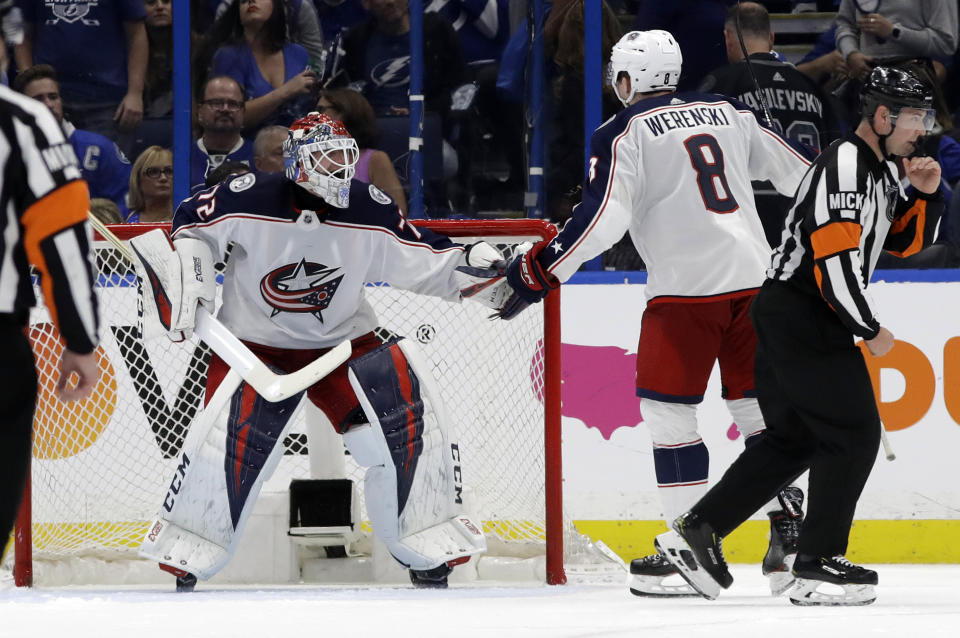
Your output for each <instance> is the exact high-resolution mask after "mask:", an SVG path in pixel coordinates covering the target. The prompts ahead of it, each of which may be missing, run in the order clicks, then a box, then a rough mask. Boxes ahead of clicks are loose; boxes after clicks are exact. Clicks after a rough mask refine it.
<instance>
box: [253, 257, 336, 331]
mask: <svg viewBox="0 0 960 638" xmlns="http://www.w3.org/2000/svg"><path fill="white" fill-rule="evenodd" d="M338 270H339V268H336V267H334V268H328V267H327V266H324V265H323V264H318V263H315V262H312V261H307V260H306V259H301V260H300V262H299V263H297V264H286V265H284V266H280V267H279V268H277V269H275V270H273V271H271V272H269V273H267V276H266V277H264V278H263V279H261V280H260V295H261V296H262V297H263V299H264V301H266V302H267V304H269V305H270V307H271V308H273V312H272V313H271V314H270V316H271V317H273V316H276V315H278V314H279V313H281V312H296V313H303V312H309V313H310V314H312V315H313V316H314V317H316V318H317V319H319V320H320V321H321V322H322V321H323V315H322V314H321V312H322V311H323V310H325V309H326V308H327V307H328V306H329V305H330V302H331V301H333V296H334V295H335V294H336V292H337V288H338V287H339V286H340V282H341V280H343V275H340V276H339V277H333V274H334V273H336V272H337V271H338Z"/></svg>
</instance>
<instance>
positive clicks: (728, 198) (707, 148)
mask: <svg viewBox="0 0 960 638" xmlns="http://www.w3.org/2000/svg"><path fill="white" fill-rule="evenodd" d="M683 145H684V146H685V147H686V149H687V154H688V155H690V163H691V164H692V165H693V170H695V171H696V172H697V186H699V187H700V196H701V197H702V198H703V205H704V206H705V207H706V208H707V210H709V211H712V212H714V213H718V214H725V213H732V212H734V211H735V210H737V209H738V208H740V204H738V203H737V200H736V198H735V197H734V196H733V193H731V192H730V185H729V184H727V176H726V175H725V174H724V172H723V169H724V166H723V150H722V149H721V148H720V144H718V143H717V140H716V138H714V137H713V136H712V135H707V134H702V135H694V136H692V137H688V138H687V139H686V140H684V142H683ZM718 187H719V188H720V189H721V190H722V192H721V191H720V190H718Z"/></svg>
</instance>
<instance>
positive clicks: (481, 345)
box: [11, 221, 585, 581]
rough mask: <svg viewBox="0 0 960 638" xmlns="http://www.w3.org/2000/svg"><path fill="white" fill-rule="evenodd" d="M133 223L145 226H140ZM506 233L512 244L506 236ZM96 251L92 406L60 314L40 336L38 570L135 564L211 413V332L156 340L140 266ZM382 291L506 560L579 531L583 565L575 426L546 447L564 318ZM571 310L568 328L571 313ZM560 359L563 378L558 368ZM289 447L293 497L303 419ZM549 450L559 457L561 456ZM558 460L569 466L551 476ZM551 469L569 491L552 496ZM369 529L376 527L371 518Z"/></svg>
mask: <svg viewBox="0 0 960 638" xmlns="http://www.w3.org/2000/svg"><path fill="white" fill-rule="evenodd" d="M435 227H437V228H438V229H439V230H440V232H445V233H447V234H451V235H459V236H464V235H465V237H460V238H458V239H457V241H461V242H463V243H469V242H470V241H475V240H476V239H478V238H481V237H482V238H484V239H487V240H488V241H490V242H491V243H493V244H495V245H498V246H500V247H501V248H503V249H507V250H509V249H510V247H511V246H513V245H515V244H516V243H518V242H520V241H523V240H532V241H536V240H537V239H538V238H539V236H538V235H540V234H542V233H544V232H547V226H546V225H545V224H543V223H539V222H533V223H531V222H525V221H516V222H504V221H499V222H453V223H451V222H445V223H441V224H439V225H437V226H435ZM118 230H120V229H118ZM123 230H125V231H126V232H128V233H129V232H130V227H126V228H124V229H123ZM504 233H509V235H507V236H497V235H503V234H504ZM96 249H97V250H96V253H97V254H96V261H97V268H98V271H99V272H98V294H99V299H100V307H101V323H102V327H101V346H100V348H99V351H98V352H99V361H100V370H101V379H100V381H99V383H98V386H97V388H96V390H95V392H94V394H93V396H91V397H90V398H89V399H87V400H85V401H82V402H79V403H74V404H69V405H68V404H64V403H62V402H60V401H59V400H58V399H57V398H56V396H55V394H54V392H53V388H54V385H55V380H56V372H57V362H58V359H59V352H60V350H61V348H62V346H61V344H60V341H59V339H58V336H57V335H56V333H55V331H54V329H53V327H52V325H51V324H50V322H49V315H48V314H47V312H46V310H45V309H44V308H42V307H40V308H38V309H36V310H35V311H34V313H33V315H32V316H31V325H30V339H31V342H32V344H33V347H34V352H35V355H36V359H37V367H38V370H39V373H40V395H39V400H38V407H37V413H36V418H35V441H34V459H33V471H32V522H31V526H30V530H31V532H32V556H33V559H34V560H35V561H62V560H69V559H74V558H82V557H88V556H92V557H97V558H102V559H108V560H117V559H123V560H125V559H130V560H135V559H136V548H137V546H138V545H139V543H140V540H141V539H142V537H143V535H144V533H145V531H146V526H147V524H148V521H150V520H151V519H152V518H153V516H154V515H155V513H156V511H157V508H158V506H159V504H160V503H161V501H162V499H163V496H164V494H165V492H166V490H167V487H168V484H169V482H170V478H171V476H172V475H173V472H174V469H175V467H176V457H177V455H178V453H179V451H180V447H181V446H182V444H183V441H184V438H185V436H186V433H187V430H188V428H189V427H190V424H191V421H192V419H193V418H194V417H195V416H196V414H197V411H198V409H199V407H200V405H202V395H203V387H204V380H205V376H206V370H207V363H208V361H209V351H208V350H207V348H206V346H205V345H203V344H202V343H200V342H198V341H197V340H196V339H195V338H194V340H192V341H187V342H184V343H181V344H175V343H171V342H170V341H169V340H167V339H166V338H163V337H161V338H159V339H154V340H150V341H144V340H143V339H141V338H140V335H139V331H138V326H137V314H138V312H137V304H138V300H137V285H136V277H135V275H134V274H133V271H132V268H131V267H130V265H129V264H128V263H126V262H125V260H124V259H123V258H122V256H121V255H120V253H119V251H117V250H116V249H114V248H112V247H111V246H110V245H109V244H108V243H106V242H101V241H98V242H97V243H96ZM368 293H369V295H368V296H369V299H370V300H371V303H372V304H373V306H374V308H375V309H376V311H377V313H378V316H379V318H380V321H381V325H382V326H383V328H384V330H385V332H384V334H387V333H393V334H397V335H402V336H404V337H406V338H408V339H411V340H415V341H416V342H417V343H418V345H419V346H420V348H421V351H422V352H423V353H424V354H425V355H426V358H427V360H428V361H429V362H430V363H431V364H432V366H433V372H434V376H435V377H436V379H437V380H438V381H439V383H440V387H441V389H442V392H443V396H444V400H445V402H446V405H447V408H448V412H449V413H450V414H451V416H452V418H453V419H454V420H455V422H456V423H455V425H456V428H457V433H458V438H459V441H460V446H461V450H462V455H463V464H464V469H463V481H464V488H465V492H466V493H467V495H468V496H470V497H471V498H470V502H471V503H472V504H473V506H472V507H471V508H470V510H471V513H473V514H474V515H475V516H476V517H477V518H478V519H479V520H481V521H483V525H484V529H485V531H486V532H487V534H488V541H489V543H490V547H491V552H493V553H501V554H504V555H508V556H521V557H526V556H534V555H538V554H539V555H543V554H544V553H545V552H546V546H547V541H548V538H550V539H552V540H553V541H554V542H559V540H560V538H561V536H562V535H563V533H564V529H563V528H564V527H565V526H566V527H567V530H566V532H567V533H566V536H567V537H568V538H567V542H566V545H565V547H564V549H563V553H565V554H566V555H567V560H568V561H570V560H574V559H573V556H574V555H575V554H577V553H578V552H580V551H582V548H583V545H584V543H585V540H584V539H583V538H582V537H579V536H578V535H576V534H575V533H571V532H572V530H573V528H572V525H569V524H566V525H564V524H563V522H562V520H563V519H562V513H561V512H560V511H559V508H560V502H559V493H560V485H559V482H560V480H561V477H560V473H559V429H557V430H556V431H555V435H554V438H555V440H552V441H550V442H545V422H546V419H545V413H546V412H547V411H549V408H548V407H547V406H548V405H549V404H550V402H551V401H552V402H554V404H555V405H554V409H555V414H554V416H555V419H556V427H557V428H559V392H558V390H559V377H557V378H556V379H555V381H554V383H555V385H554V386H553V388H554V390H552V391H555V392H554V395H553V396H551V398H550V399H546V398H545V397H546V391H545V356H546V355H545V352H546V351H545V347H546V348H553V347H556V346H559V333H557V334H556V336H555V337H554V338H555V340H556V341H555V342H553V341H551V338H548V337H547V334H548V325H549V321H554V319H553V318H548V320H547V322H545V314H546V316H548V317H549V315H550V311H549V309H548V311H547V312H546V313H545V308H546V306H545V304H539V305H538V306H536V307H533V308H531V309H529V310H528V311H526V312H524V313H522V314H521V315H520V316H519V317H518V318H517V319H515V320H513V321H510V322H503V321H492V320H490V318H489V315H490V310H489V309H488V308H486V307H483V306H481V305H479V304H475V303H472V302H464V303H462V304H452V303H448V302H445V301H442V300H439V299H435V298H430V297H424V296H420V295H415V294H411V293H407V292H404V291H401V290H398V289H395V288H390V287H389V286H382V285H371V286H370V287H369V288H368ZM38 298H40V295H39V294H38ZM557 303H559V302H557ZM555 315H556V318H557V319H558V317H559V312H558V311H556V313H555ZM545 344H546V345H545ZM556 356H557V357H559V353H556ZM556 366H557V369H556V371H555V374H557V375H559V362H558V359H557V364H556ZM547 385H549V384H547ZM547 438H548V440H549V437H547ZM335 440H336V441H337V444H338V445H339V442H338V441H339V440H338V439H335ZM327 444H328V445H329V439H327ZM283 445H284V448H285V450H284V459H283V462H282V463H281V465H280V467H279V469H278V470H277V472H276V473H275V474H274V476H273V477H272V478H271V479H270V480H269V481H268V482H267V484H266V486H265V488H264V491H265V492H267V491H275V492H276V491H283V490H285V489H286V487H287V486H288V485H289V482H290V480H291V479H294V478H309V477H310V476H311V464H310V463H309V457H308V452H309V448H310V445H311V441H310V440H309V438H308V436H307V428H306V427H305V424H304V417H303V413H301V415H300V416H299V417H298V419H297V421H296V422H295V423H294V424H293V426H292V428H291V430H290V432H289V433H288V435H287V436H286V439H285V440H284V442H283ZM548 446H553V447H555V449H552V448H551V451H550V452H548ZM551 454H555V458H557V466H556V467H554V468H550V469H548V464H549V463H548V461H547V459H548V457H550V455H551ZM343 468H344V470H343V471H344V473H345V476H346V478H350V479H352V480H353V481H354V482H355V484H357V485H358V486H359V485H361V483H362V471H361V470H360V469H359V468H358V467H357V466H356V465H355V464H353V463H352V462H351V460H350V459H349V456H346V457H345V462H344V464H343ZM313 469H314V471H315V470H316V467H315V466H314V468H313ZM548 474H550V475H551V479H550V480H551V481H552V486H553V489H552V494H553V495H554V496H549V497H548V493H551V490H550V489H548V484H547V482H546V480H545V477H546V476H547V475H548ZM357 492H358V494H359V495H360V497H361V499H362V489H359V490H357ZM548 501H550V504H549V509H550V511H551V513H550V514H549V515H548V513H547V512H548ZM548 519H549V520H550V521H551V522H550V523H549V524H548V522H547V521H548ZM361 520H366V519H365V516H364V514H363V512H362V509H361ZM367 529H368V526H367ZM557 547H560V546H559V545H558V546H557ZM11 554H12V552H11ZM555 560H560V561H562V559H561V558H560V557H557V558H555ZM546 570H547V580H549V581H562V579H563V571H562V562H561V563H560V564H559V572H558V571H557V570H558V567H557V563H554V567H552V568H551V566H550V564H549V559H548V566H547V568H546ZM551 572H553V575H551Z"/></svg>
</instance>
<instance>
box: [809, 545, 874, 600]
mask: <svg viewBox="0 0 960 638" xmlns="http://www.w3.org/2000/svg"><path fill="white" fill-rule="evenodd" d="M793 575H794V576H796V577H797V585H796V587H794V588H793V590H791V592H790V602H792V603H793V604H794V605H869V604H870V603H872V602H873V601H875V600H876V599H877V593H876V591H875V590H874V589H873V586H874V585H876V584H877V580H878V579H877V572H875V571H873V570H870V569H865V568H863V567H860V566H859V565H854V564H853V563H851V562H850V561H848V560H847V559H846V558H844V557H843V556H833V557H830V558H823V557H819V558H818V557H816V556H804V555H802V554H800V555H798V556H797V560H796V561H795V562H794V564H793ZM837 589H839V590H840V591H839V592H837V591H836V590H837Z"/></svg>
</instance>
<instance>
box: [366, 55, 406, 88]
mask: <svg viewBox="0 0 960 638" xmlns="http://www.w3.org/2000/svg"><path fill="white" fill-rule="evenodd" d="M370 81H371V82H373V83H374V84H375V85H377V86H387V87H392V86H403V85H405V84H408V83H409V82H410V56H409V55H404V56H401V57H399V58H390V59H389V60H384V61H383V62H381V63H380V64H378V65H376V66H375V67H373V68H372V69H370Z"/></svg>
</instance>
